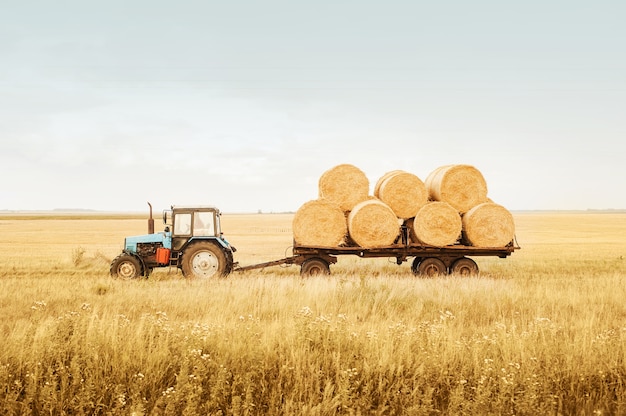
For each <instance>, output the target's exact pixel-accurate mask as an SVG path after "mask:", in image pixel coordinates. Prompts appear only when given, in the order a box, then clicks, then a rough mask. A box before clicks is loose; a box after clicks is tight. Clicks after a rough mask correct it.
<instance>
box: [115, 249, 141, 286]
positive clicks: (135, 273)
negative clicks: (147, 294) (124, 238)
mask: <svg viewBox="0 0 626 416" xmlns="http://www.w3.org/2000/svg"><path fill="white" fill-rule="evenodd" d="M111 276H113V277H118V278H120V279H125V280H129V279H136V278H138V277H139V276H141V262H140V261H139V259H138V258H137V257H135V256H133V255H131V254H127V253H122V254H120V255H119V256H117V257H116V258H115V259H113V261H112V262H111Z"/></svg>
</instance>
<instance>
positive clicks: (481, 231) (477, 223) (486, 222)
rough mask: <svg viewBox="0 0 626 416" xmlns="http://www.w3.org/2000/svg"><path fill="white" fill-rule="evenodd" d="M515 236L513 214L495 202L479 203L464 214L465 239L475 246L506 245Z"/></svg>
mask: <svg viewBox="0 0 626 416" xmlns="http://www.w3.org/2000/svg"><path fill="white" fill-rule="evenodd" d="M514 237H515V223H514V222H513V215H512V214H511V213H510V212H509V211H508V210H507V209H506V208H505V207H503V206H502V205H498V204H495V203H493V202H485V203H482V204H479V205H477V206H475V207H474V208H472V209H471V210H469V211H468V212H466V213H465V215H463V239H464V241H465V243H466V244H468V245H472V246H475V247H504V246H506V245H507V244H509V243H510V242H511V241H513V238H514Z"/></svg>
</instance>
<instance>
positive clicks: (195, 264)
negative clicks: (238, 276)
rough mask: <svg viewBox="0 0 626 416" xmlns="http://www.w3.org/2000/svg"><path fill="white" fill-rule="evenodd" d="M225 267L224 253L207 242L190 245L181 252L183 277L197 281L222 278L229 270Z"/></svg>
mask: <svg viewBox="0 0 626 416" xmlns="http://www.w3.org/2000/svg"><path fill="white" fill-rule="evenodd" d="M227 266H228V265H227V260H226V255H225V254H224V251H223V250H222V249H220V248H219V247H217V245H215V244H213V243H210V242H207V241H199V242H197V243H192V244H190V245H189V247H187V248H186V249H185V251H184V252H183V260H182V270H183V275H184V276H185V277H193V278H198V279H211V278H215V277H224V276H226V275H227V274H228V271H230V269H231V267H227Z"/></svg>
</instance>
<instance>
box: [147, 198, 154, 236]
mask: <svg viewBox="0 0 626 416" xmlns="http://www.w3.org/2000/svg"><path fill="white" fill-rule="evenodd" d="M148 206H149V207H150V218H148V234H154V219H153V218H152V204H151V203H150V202H148Z"/></svg>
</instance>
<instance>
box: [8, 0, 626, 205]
mask: <svg viewBox="0 0 626 416" xmlns="http://www.w3.org/2000/svg"><path fill="white" fill-rule="evenodd" d="M0 10H1V12H0V172H1V173H2V177H3V180H2V181H1V182H0V190H1V192H0V210H48V209H64V208H72V209H94V210H103V211H142V210H146V209H147V205H146V201H150V202H151V203H152V205H153V206H154V208H155V209H156V210H157V211H158V210H161V209H165V208H168V207H169V206H170V205H172V204H175V205H183V204H201V205H215V206H218V207H219V208H220V209H221V210H222V211H223V212H258V211H262V212H285V211H295V210H297V209H298V208H299V207H300V206H301V205H302V204H304V203H305V202H307V201H309V200H311V199H315V198H317V183H318V180H319V177H320V176H321V175H322V174H323V173H324V172H325V171H326V170H328V169H330V168H332V167H334V166H336V165H339V164H343V163H350V164H353V165H355V166H357V167H358V168H360V169H361V170H362V171H363V172H364V173H365V174H366V175H367V177H368V179H369V180H370V184H371V188H372V189H373V187H374V184H375V183H376V181H377V180H378V178H379V177H381V176H382V175H383V174H384V173H386V172H388V171H391V170H397V169H401V170H405V171H408V172H411V173H414V174H416V175H417V176H418V177H420V178H421V179H422V180H425V179H426V177H427V176H428V174H429V173H430V172H431V171H433V170H434V169H436V168H437V167H439V166H442V165H449V164H470V165H473V166H475V167H476V168H477V169H479V170H480V171H481V172H482V174H483V176H484V177H485V180H486V182H487V186H488V189H489V197H490V198H491V199H492V200H494V201H495V202H497V203H500V204H502V205H504V206H505V207H507V208H509V209H511V210H527V209H528V210H553V209H559V210H560V209H624V208H626V192H625V186H624V184H625V178H626V163H624V157H625V156H626V53H625V51H626V25H624V24H623V22H624V20H625V18H626V2H623V1H621V0H614V1H611V0H594V1H577V0H563V1H560V0H528V1H523V2H522V1H507V0H492V1H489V0H475V1H465V0H443V1H430V0H429V1H421V0H414V1H400V0H386V1H368V0H361V1H347V0H333V1H330V0H317V1H298V0H267V1H251V0H248V1H245V0H233V1H213V0H204V1H200V0H197V1H196V0H179V1H175V2H174V1H161V0H149V1H148V0H124V1H120V0H107V1H99V0H92V1H84V0H76V1H75V0H57V1H54V2H52V1H35V0H0Z"/></svg>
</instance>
